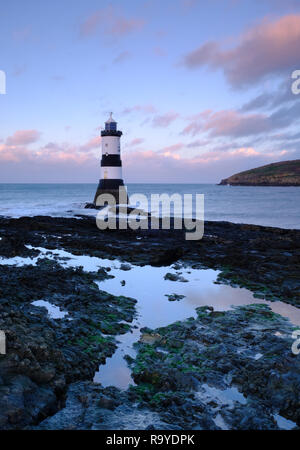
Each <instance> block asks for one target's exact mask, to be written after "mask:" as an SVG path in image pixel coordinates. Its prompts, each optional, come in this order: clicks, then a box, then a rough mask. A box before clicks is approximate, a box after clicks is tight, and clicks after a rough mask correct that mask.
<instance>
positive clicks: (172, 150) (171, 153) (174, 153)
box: [157, 142, 184, 159]
mask: <svg viewBox="0 0 300 450" xmlns="http://www.w3.org/2000/svg"><path fill="white" fill-rule="evenodd" d="M183 147H184V144H183V143H182V142H178V143H177V144H173V145H169V146H167V147H163V148H162V149H160V150H159V151H158V152H157V153H159V154H161V155H163V156H168V157H170V158H173V159H180V154H179V153H178V151H180V150H182V149H183Z"/></svg>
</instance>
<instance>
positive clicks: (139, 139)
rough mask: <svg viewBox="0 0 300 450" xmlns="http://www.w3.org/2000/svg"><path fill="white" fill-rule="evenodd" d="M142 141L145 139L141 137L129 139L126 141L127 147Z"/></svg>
mask: <svg viewBox="0 0 300 450" xmlns="http://www.w3.org/2000/svg"><path fill="white" fill-rule="evenodd" d="M144 141H145V139H142V138H135V139H132V141H130V142H129V143H128V145H127V147H135V146H137V145H140V144H142V143H143V142H144Z"/></svg>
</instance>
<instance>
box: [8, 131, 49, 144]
mask: <svg viewBox="0 0 300 450" xmlns="http://www.w3.org/2000/svg"><path fill="white" fill-rule="evenodd" d="M40 135H41V133H40V132H39V131H37V130H18V131H16V132H15V133H14V134H13V135H12V136H9V137H8V138H7V139H6V144H7V145H8V146H10V145H15V146H18V145H26V144H31V143H33V142H36V141H38V140H39V139H40Z"/></svg>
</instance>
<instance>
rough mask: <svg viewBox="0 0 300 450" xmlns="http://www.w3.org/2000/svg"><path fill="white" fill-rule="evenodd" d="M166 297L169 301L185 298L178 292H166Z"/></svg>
mask: <svg viewBox="0 0 300 450" xmlns="http://www.w3.org/2000/svg"><path fill="white" fill-rule="evenodd" d="M166 297H168V300H169V302H176V301H177V302H178V301H180V300H182V299H183V298H185V295H180V294H166Z"/></svg>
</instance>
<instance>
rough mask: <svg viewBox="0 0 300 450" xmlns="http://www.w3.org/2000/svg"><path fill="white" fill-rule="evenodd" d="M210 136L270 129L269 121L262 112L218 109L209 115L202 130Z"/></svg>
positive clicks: (242, 133)
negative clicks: (208, 132)
mask: <svg viewBox="0 0 300 450" xmlns="http://www.w3.org/2000/svg"><path fill="white" fill-rule="evenodd" d="M207 130H209V131H210V132H211V135H212V136H231V137H243V136H250V135H253V134H259V133H263V132H267V131H270V130H271V123H270V121H269V119H268V117H267V116H265V115H263V114H240V113H238V112H237V111H234V110H227V111H218V112H215V113H213V114H211V116H210V117H209V119H208V120H207V122H206V124H205V125H204V131H207Z"/></svg>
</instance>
